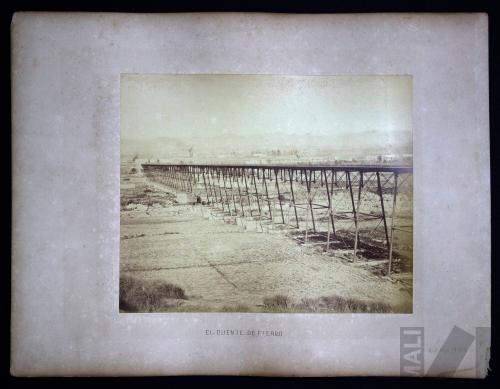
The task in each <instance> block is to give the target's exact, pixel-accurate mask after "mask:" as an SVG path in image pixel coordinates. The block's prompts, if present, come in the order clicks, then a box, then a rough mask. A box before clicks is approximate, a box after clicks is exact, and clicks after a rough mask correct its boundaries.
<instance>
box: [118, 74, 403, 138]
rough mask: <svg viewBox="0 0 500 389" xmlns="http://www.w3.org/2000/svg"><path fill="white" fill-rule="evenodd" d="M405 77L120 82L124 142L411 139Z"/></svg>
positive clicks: (138, 78) (135, 78)
mask: <svg viewBox="0 0 500 389" xmlns="http://www.w3.org/2000/svg"><path fill="white" fill-rule="evenodd" d="M411 96H412V84H411V76H307V77H302V76H268V75H128V74H127V75H122V77H121V131H122V137H123V138H125V139H137V138H143V139H151V138H157V137H176V136H179V137H180V136H182V137H186V136H196V135H201V134H203V135H204V136H215V135H220V134H224V133H236V134H239V135H250V134H254V135H257V136H259V135H262V136H264V135H265V134H266V133H267V132H287V133H295V134H302V135H303V134H306V133H311V134H317V135H329V134H331V135H335V134H338V133H339V132H347V131H352V132H362V131H373V130H377V131H411V110H412V107H411Z"/></svg>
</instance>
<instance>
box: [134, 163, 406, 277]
mask: <svg viewBox="0 0 500 389" xmlns="http://www.w3.org/2000/svg"><path fill="white" fill-rule="evenodd" d="M142 168H143V171H144V174H145V176H146V177H147V178H148V179H150V180H152V181H155V182H158V183H161V184H163V185H165V186H167V187H170V188H172V189H174V190H176V191H182V192H185V193H187V194H189V195H192V196H193V198H194V199H196V201H197V202H199V203H202V204H205V205H208V206H210V207H212V209H213V211H214V212H218V213H220V214H221V215H222V216H223V217H230V218H240V219H241V220H252V221H254V222H256V225H258V226H260V228H261V229H262V230H263V229H264V227H265V228H289V229H292V230H296V231H297V234H296V237H297V238H296V239H297V240H298V241H300V242H301V243H304V244H309V245H323V246H324V248H325V250H329V249H330V248H333V249H337V250H342V251H343V252H347V253H349V254H351V255H352V258H353V260H356V259H357V258H358V257H359V256H363V257H366V258H376V259H380V260H383V261H386V262H387V268H386V274H391V271H393V270H394V269H393V266H394V263H395V262H394V259H395V258H398V260H403V259H405V260H407V261H409V262H411V261H412V253H413V242H412V232H413V169H412V167H410V166H388V165H297V164H293V165H278V164H276V165H267V164H266V165H225V164H222V165H208V164H205V165H201V164H163V163H144V164H142Z"/></svg>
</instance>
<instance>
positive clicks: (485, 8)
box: [0, 0, 500, 388]
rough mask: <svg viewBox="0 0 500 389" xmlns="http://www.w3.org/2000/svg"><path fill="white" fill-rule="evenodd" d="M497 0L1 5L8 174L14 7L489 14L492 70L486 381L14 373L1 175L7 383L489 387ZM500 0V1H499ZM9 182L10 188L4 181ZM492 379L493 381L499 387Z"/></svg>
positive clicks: (1, 160)
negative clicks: (33, 375)
mask: <svg viewBox="0 0 500 389" xmlns="http://www.w3.org/2000/svg"><path fill="white" fill-rule="evenodd" d="M495 3H496V2H495V1H437V0H436V1H428V0H421V1H403V0H400V1H333V0H330V1H312V0H306V1H257V0H254V1H245V2H243V1H236V0H233V1H205V2H203V1H146V0H139V1H125V0H120V1H115V0H112V1H106V0H101V1H90V0H88V1H76V0H74V1H23V0H19V1H7V2H3V3H2V7H3V9H2V14H1V28H2V33H1V35H0V36H1V43H2V55H1V57H0V58H1V60H0V63H1V65H2V82H1V84H0V85H1V86H2V90H3V97H4V99H3V104H2V106H1V107H2V110H1V112H2V116H1V119H2V121H3V125H2V127H1V128H2V129H3V133H4V134H5V135H4V136H3V137H2V138H1V139H2V142H1V143H2V146H4V150H3V152H2V153H0V166H2V168H3V172H4V175H7V174H8V175H9V179H10V180H11V179H12V177H11V175H10V174H9V173H10V167H11V147H10V146H11V138H10V136H11V131H10V128H11V127H10V123H11V120H10V119H11V118H10V109H11V106H10V21H11V18H12V14H13V13H14V12H17V11H82V12H90V11H93V12H148V13H149V12H245V11H246V12H280V13H365V12H487V13H488V16H489V53H490V58H489V70H490V155H491V182H492V185H491V190H492V221H493V222H492V288H493V290H492V323H493V331H492V351H491V355H492V359H491V362H490V368H491V369H492V372H491V373H490V375H489V376H488V378H487V379H486V380H440V379H430V378H422V379H409V378H362V377H353V378H318V379H316V378H314V379H297V378H295V379H294V378H257V377H157V378H77V379H75V378H15V377H12V376H11V375H10V373H9V359H10V264H11V261H10V258H11V254H10V245H11V240H10V231H11V230H10V227H11V217H12V214H11V208H10V207H8V206H7V205H8V204H10V203H11V185H10V184H11V181H10V180H7V179H6V178H5V179H4V180H3V183H4V185H3V186H4V187H3V190H2V191H1V192H2V194H3V196H4V201H3V204H4V206H3V207H2V220H3V221H4V222H5V224H4V227H5V231H4V233H3V234H2V237H3V238H4V242H5V243H4V244H5V246H4V247H5V251H4V252H5V253H6V255H5V256H4V259H3V260H2V265H3V267H2V271H1V274H2V275H4V277H2V282H1V288H2V289H1V297H2V316H1V317H2V319H3V320H2V323H3V324H4V333H3V335H4V337H3V339H4V341H3V342H2V343H1V344H2V346H3V347H2V354H1V356H2V376H1V377H2V381H4V383H7V384H8V385H9V387H10V386H13V387H18V386H19V385H30V386H31V385H33V386H35V385H36V386H39V385H40V384H42V385H44V384H46V385H49V386H51V387H56V388H59V387H60V388H66V387H77V388H86V387H88V386H96V385H97V386H102V387H108V386H113V385H118V386H120V387H121V388H123V387H134V388H137V387H141V386H142V385H144V384H146V385H153V386H156V387H172V386H180V385H186V384H188V385H193V384H197V385H203V386H212V385H221V384H222V385H230V386H236V387H238V386H240V385H248V386H253V387H261V386H269V385H272V386H273V387H292V388H294V387H297V386H315V387H323V388H326V387H330V388H333V387H336V386H338V385H340V386H346V387H352V388H357V387H363V386H367V385H374V386H381V387H382V386H383V387H385V388H393V387H400V386H402V387H406V388H409V387H416V386H420V385H425V386H428V385H432V386H434V385H435V386H436V387H437V386H439V387H445V386H449V385H456V386H459V387H464V386H473V387H484V386H492V385H495V384H497V385H498V383H497V382H496V381H497V376H498V372H497V370H498V366H497V365H498V363H497V361H498V353H497V350H498V347H497V346H498V340H497V339H498V338H497V337H496V334H495V331H494V329H495V323H496V319H497V317H498V311H497V309H496V308H495V304H496V303H498V287H497V283H496V282H495V276H496V275H498V265H497V264H496V259H497V256H498V255H497V250H498V249H497V245H496V242H495V232H496V231H497V229H498V228H497V226H496V223H495V220H496V216H497V214H498V207H497V206H496V205H495V200H494V199H495V195H496V194H497V192H498V187H499V186H498V185H497V181H498V173H497V171H496V168H497V167H498V161H499V154H500V152H499V153H496V150H497V149H498V147H500V146H499V144H498V122H499V109H498V107H499V102H498V101H499V99H498V90H499V88H498V86H499V78H500V75H499V72H498V40H499V36H500V31H499V27H498V20H499V14H498V6H496V5H495ZM498 3H500V2H498ZM8 184H9V187H7V186H8ZM497 385H495V386H497Z"/></svg>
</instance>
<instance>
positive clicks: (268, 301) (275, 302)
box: [264, 294, 291, 309]
mask: <svg viewBox="0 0 500 389" xmlns="http://www.w3.org/2000/svg"><path fill="white" fill-rule="evenodd" d="M264 306H265V307H266V308H280V309H283V308H285V309H286V308H289V307H290V306H291V301H290V299H289V298H288V296H285V295H283V294H277V295H275V296H273V297H266V298H264Z"/></svg>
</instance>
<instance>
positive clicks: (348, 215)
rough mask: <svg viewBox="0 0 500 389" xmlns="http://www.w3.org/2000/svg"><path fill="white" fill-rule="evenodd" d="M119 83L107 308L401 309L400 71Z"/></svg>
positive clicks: (405, 82) (407, 197)
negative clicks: (113, 269) (113, 293)
mask: <svg viewBox="0 0 500 389" xmlns="http://www.w3.org/2000/svg"><path fill="white" fill-rule="evenodd" d="M120 84H121V85H120V88H121V106H120V126H121V166H120V279H119V283H120V287H119V309H120V312H123V313H130V312H136V313H137V312H262V313H267V312H268V313H365V314H366V313H412V311H413V168H412V165H413V142H412V77H411V76H408V75H360V76H351V75H349V76H346V75H339V76H335V75H332V76H283V75H234V74H232V75H223V74H221V75H212V74H175V75H173V74H168V75H162V74H122V75H121V81H120Z"/></svg>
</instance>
